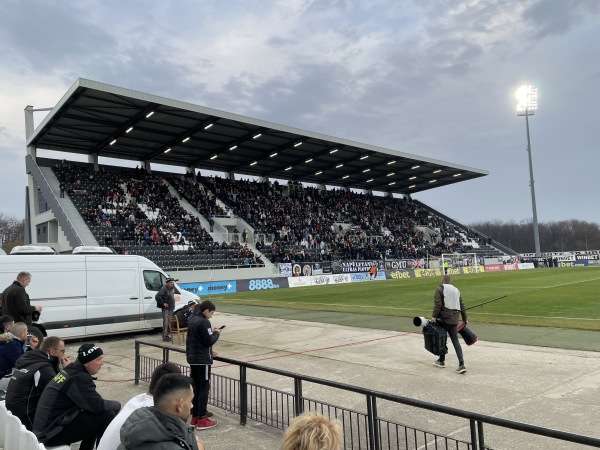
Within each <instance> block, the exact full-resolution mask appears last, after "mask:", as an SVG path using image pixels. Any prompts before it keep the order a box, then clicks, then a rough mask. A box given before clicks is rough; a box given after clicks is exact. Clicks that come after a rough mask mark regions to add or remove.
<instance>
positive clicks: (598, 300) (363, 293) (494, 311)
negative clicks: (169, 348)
mask: <svg viewBox="0 0 600 450" xmlns="http://www.w3.org/2000/svg"><path fill="white" fill-rule="evenodd" d="M452 280H453V284H454V285H455V286H456V287H457V288H458V289H459V290H460V292H461V294H462V298H463V301H464V303H465V307H466V308H470V307H474V306H476V305H478V304H480V303H483V302H487V301H489V300H492V299H495V298H498V297H501V296H504V295H506V297H505V298H503V299H501V300H498V301H494V302H490V303H487V304H485V305H483V306H478V307H475V308H473V309H471V310H469V311H468V315H469V317H468V319H469V322H477V323H490V324H507V325H527V326H542V327H557V328H571V329H580V330H600V267H572V268H547V269H535V270H520V271H506V272H490V273H480V274H473V275H454V276H453V277H452ZM439 284H440V279H439V278H438V277H426V278H410V279H402V280H386V281H370V282H363V283H349V284H337V285H327V286H317V287H303V288H293V289H292V288H290V289H272V290H260V291H251V292H243V293H237V294H230V295H227V296H224V297H221V299H222V300H221V301H223V302H225V303H227V304H230V305H254V306H263V307H269V308H273V307H275V308H290V309H295V310H307V311H335V312H345V313H354V314H369V315H373V314H376V315H385V316H392V317H410V318H412V317H414V316H424V317H427V318H429V317H431V310H432V307H433V292H434V290H435V288H436V287H437V286H438V285H439Z"/></svg>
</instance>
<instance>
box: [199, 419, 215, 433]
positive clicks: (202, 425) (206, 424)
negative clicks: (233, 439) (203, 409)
mask: <svg viewBox="0 0 600 450" xmlns="http://www.w3.org/2000/svg"><path fill="white" fill-rule="evenodd" d="M216 426H217V421H216V420H210V419H209V418H208V417H206V416H204V417H200V418H199V419H198V422H196V428H198V429H199V430H206V429H207V428H213V427H216Z"/></svg>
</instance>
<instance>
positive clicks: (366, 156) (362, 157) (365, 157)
mask: <svg viewBox="0 0 600 450" xmlns="http://www.w3.org/2000/svg"><path fill="white" fill-rule="evenodd" d="M368 157H369V155H365V156H361V157H360V159H361V160H362V159H367V158H368Z"/></svg>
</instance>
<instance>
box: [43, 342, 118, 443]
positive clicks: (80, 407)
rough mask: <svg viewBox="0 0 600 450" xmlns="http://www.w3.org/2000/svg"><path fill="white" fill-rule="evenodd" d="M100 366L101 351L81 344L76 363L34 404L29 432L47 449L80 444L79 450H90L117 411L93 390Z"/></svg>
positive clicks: (57, 375) (113, 404)
mask: <svg viewBox="0 0 600 450" xmlns="http://www.w3.org/2000/svg"><path fill="white" fill-rule="evenodd" d="M103 364H104V356H103V352H102V349H101V348H100V347H98V346H96V345H94V344H83V345H82V346H81V347H79V350H78V351H77V360H75V361H74V362H73V363H72V364H69V365H68V366H67V367H65V368H64V369H63V370H61V371H60V372H58V373H57V374H56V376H55V377H54V378H53V379H52V380H51V381H50V382H49V383H48V385H47V386H46V389H44V392H43V393H42V396H41V397H40V400H39V402H38V408H37V411H36V413H35V418H34V420H33V432H34V433H35V434H36V436H37V438H38V440H39V441H40V442H41V443H42V444H44V445H46V446H47V447H48V446H59V445H70V444H72V443H73V442H79V441H81V444H80V446H79V449H80V450H93V448H94V445H96V444H97V443H98V442H99V441H100V438H101V437H102V435H103V433H104V430H105V429H106V427H108V425H109V424H110V422H111V421H112V420H113V419H114V418H115V416H116V414H117V412H119V410H120V409H121V404H120V403H119V402H118V401H116V400H104V399H103V398H102V396H101V395H100V394H99V393H98V392H97V390H96V384H95V383H94V380H95V378H94V375H96V374H97V373H98V372H99V371H100V369H101V367H102V365H103Z"/></svg>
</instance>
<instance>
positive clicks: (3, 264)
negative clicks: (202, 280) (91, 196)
mask: <svg viewBox="0 0 600 450" xmlns="http://www.w3.org/2000/svg"><path fill="white" fill-rule="evenodd" d="M21 271H26V272H30V273H31V277H32V279H31V284H30V285H29V286H28V287H27V293H28V294H29V298H30V299H31V304H32V305H40V306H42V308H43V311H42V313H41V316H40V319H39V320H38V322H37V323H35V324H34V326H37V327H38V328H39V329H40V330H41V331H42V333H43V334H44V335H47V336H59V337H61V338H63V339H66V338H77V337H83V336H101V335H108V334H113V333H123V332H135V331H139V330H144V329H151V328H161V327H162V314H161V310H160V309H159V308H157V307H156V300H155V299H154V296H155V295H156V293H157V292H158V290H159V289H160V288H161V286H163V285H164V284H165V279H166V278H167V275H166V274H165V273H164V272H163V271H162V270H161V269H160V268H159V267H158V266H157V265H156V264H154V263H153V262H152V261H150V260H148V259H146V258H144V257H142V256H137V255H5V256H0V292H2V291H4V289H6V287H8V286H9V285H10V284H11V283H12V282H13V281H14V280H15V279H16V278H17V274H18V273H19V272H21ZM190 300H193V301H196V302H197V301H198V300H199V299H198V297H197V296H196V295H194V294H192V293H191V292H188V291H185V290H183V289H181V288H179V286H177V284H176V285H175V309H179V308H180V307H182V306H184V305H186V304H187V303H188V302H189V301H190Z"/></svg>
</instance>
